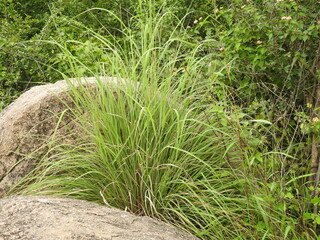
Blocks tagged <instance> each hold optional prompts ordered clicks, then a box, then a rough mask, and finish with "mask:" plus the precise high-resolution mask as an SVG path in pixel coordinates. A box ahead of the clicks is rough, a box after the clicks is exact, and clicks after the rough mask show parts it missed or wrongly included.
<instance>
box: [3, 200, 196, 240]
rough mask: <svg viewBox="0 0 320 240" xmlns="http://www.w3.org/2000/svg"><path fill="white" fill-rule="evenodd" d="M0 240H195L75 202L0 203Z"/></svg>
mask: <svg viewBox="0 0 320 240" xmlns="http://www.w3.org/2000/svg"><path fill="white" fill-rule="evenodd" d="M0 213H1V214H0V240H2V239H5V240H17V239H23V240H29V239H30V240H31V239H32V240H42V239H43V240H60V239H61V240H69V239H91V240H104V239H105V240H144V239H145V240H197V238H196V237H194V236H192V235H189V234H187V233H183V232H181V231H180V230H178V229H175V228H173V227H172V226H170V225H168V224H165V223H162V222H159V221H156V220H154V219H152V218H149V217H138V216H134V215H132V214H130V213H128V212H125V211H121V210H118V209H112V208H108V207H106V206H102V205H98V204H94V203H89V202H85V201H81V200H76V199H67V198H53V197H48V196H14V197H9V198H4V199H0Z"/></svg>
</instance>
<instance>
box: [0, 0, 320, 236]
mask: <svg viewBox="0 0 320 240" xmlns="http://www.w3.org/2000/svg"><path fill="white" fill-rule="evenodd" d="M0 6H1V7H0V9H1V10H0V15H1V18H0V23H1V25H2V26H3V27H2V28H1V34H0V47H1V50H2V51H1V52H0V86H1V88H0V94H1V96H0V97H1V98H2V99H3V100H4V101H3V102H2V105H1V106H0V107H4V106H6V105H7V104H8V103H9V102H11V101H12V100H13V99H15V98H16V97H17V96H18V95H19V94H20V93H21V92H22V91H23V90H24V89H27V88H29V87H31V86H33V85H36V84H39V83H43V82H53V81H56V80H59V79H66V78H68V77H73V78H74V77H75V78H77V77H82V76H96V77H97V78H98V79H99V81H98V83H99V84H98V88H97V89H96V90H94V92H93V91H88V90H87V89H78V90H77V89H76V88H73V90H74V91H73V92H72V98H73V99H74V103H75V105H76V108H70V109H69V110H68V112H69V114H72V116H73V117H74V118H75V119H77V122H78V123H79V127H80V128H81V129H82V130H83V132H84V133H85V134H83V135H82V136H78V135H76V133H75V136H74V137H75V138H77V142H78V144H77V145H76V146H75V145H70V144H65V143H63V141H61V139H54V140H53V141H52V142H50V143H49V146H50V148H49V151H48V153H47V154H46V155H45V156H44V158H43V159H41V160H39V165H38V166H37V168H36V169H35V170H34V171H33V172H31V173H30V174H29V175H28V176H27V177H26V178H25V179H23V180H22V181H21V183H20V184H19V185H18V186H17V187H16V188H15V189H14V190H13V192H20V193H24V194H52V195H57V196H65V197H72V198H78V199H84V200H88V201H93V202H97V203H101V204H106V205H108V206H113V207H117V208H121V209H126V210H128V211H130V212H133V213H135V214H138V215H148V216H152V217H154V218H158V219H161V220H162V221H166V222H169V223H171V224H173V225H175V226H177V227H179V228H182V229H184V230H185V231H188V232H190V233H192V234H194V235H196V236H198V237H199V238H200V239H316V238H319V237H320V235H319V233H318V232H319V230H320V212H319V209H318V205H319V203H320V198H319V193H318V191H319V178H317V177H316V176H317V175H316V173H317V168H318V166H316V168H315V167H314V166H315V165H314V164H315V163H317V162H316V161H315V159H313V158H312V156H311V146H312V145H313V146H317V145H316V144H317V142H318V139H319V136H320V134H319V133H320V132H319V131H320V130H319V129H320V127H319V124H320V121H319V119H318V117H319V116H317V113H318V108H319V104H318V103H316V99H315V97H317V94H316V93H317V91H316V90H318V89H320V88H319V86H318V85H319V82H318V81H319V71H318V70H317V69H318V67H319V48H320V45H319V28H320V22H319V11H318V9H319V7H320V6H319V3H318V2H310V1H298V0H297V1H289V0H283V1H276V0H274V1H273V0H271V1H267V0H259V1H258V0H257V1H253V0H252V1H242V0H241V1H240V0H231V1H218V0H217V1H202V2H201V1H194V2H193V1H180V0H172V1H167V2H164V3H163V1H156V0H154V1H143V0H140V1H137V2H135V3H133V2H131V1H118V2H117V1H115V2H114V3H109V2H108V1H90V0H87V1H81V3H78V2H77V3H76V2H75V1H72V0H57V1H40V0H37V1H36V0H29V1H9V0H7V1H4V0H2V1H1V0H0ZM39 12H41V14H39ZM43 13H45V14H43ZM99 76H114V77H118V78H119V79H120V78H121V79H122V80H121V81H120V82H118V83H117V84H112V83H105V82H104V80H103V78H99ZM70 85H71V87H73V85H72V82H70ZM115 96H116V97H115ZM60 124H63V123H60ZM53 159H54V161H53ZM318 164H319V163H318Z"/></svg>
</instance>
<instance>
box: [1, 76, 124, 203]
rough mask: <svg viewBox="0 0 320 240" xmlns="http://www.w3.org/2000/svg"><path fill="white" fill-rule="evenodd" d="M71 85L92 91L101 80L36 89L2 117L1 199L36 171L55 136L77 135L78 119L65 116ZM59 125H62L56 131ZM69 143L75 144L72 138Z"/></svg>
mask: <svg viewBox="0 0 320 240" xmlns="http://www.w3.org/2000/svg"><path fill="white" fill-rule="evenodd" d="M123 81H124V80H121V82H123ZM101 82H103V83H110V84H111V83H118V82H119V79H117V78H111V77H100V78H99V83H101ZM70 83H72V84H73V86H75V87H81V88H84V89H88V90H92V89H94V88H95V86H96V84H97V80H96V78H93V77H91V78H81V79H70V80H69V81H58V82H56V83H55V84H47V85H43V86H37V87H33V88H31V89H30V90H29V91H27V92H25V93H24V94H22V95H21V96H20V97H19V98H18V99H17V100H16V101H14V102H13V103H12V104H11V105H9V106H8V107H7V108H6V109H5V110H3V111H2V112H1V113H0V198H1V197H3V196H4V195H5V194H6V193H7V192H8V190H9V189H10V188H11V187H12V186H13V185H14V184H16V183H17V182H18V181H19V180H20V179H21V178H22V177H24V176H25V175H26V174H27V173H29V172H30V170H32V169H33V168H34V166H35V164H36V162H37V161H38V160H39V159H40V158H41V156H42V155H44V154H45V153H46V152H47V144H46V143H47V142H48V141H49V140H50V139H52V138H53V136H55V137H57V136H69V133H70V132H75V131H76V130H75V128H76V126H77V125H76V123H75V121H74V119H73V118H72V117H71V116H70V114H68V112H65V110H66V109H68V107H72V106H73V101H72V100H71V98H70V96H69V95H70ZM61 116H63V117H61ZM58 121H59V122H61V123H60V125H59V127H58V128H56V127H57V123H58ZM78 130H79V128H78ZM65 140H70V141H71V142H72V137H71V135H70V139H65Z"/></svg>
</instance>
